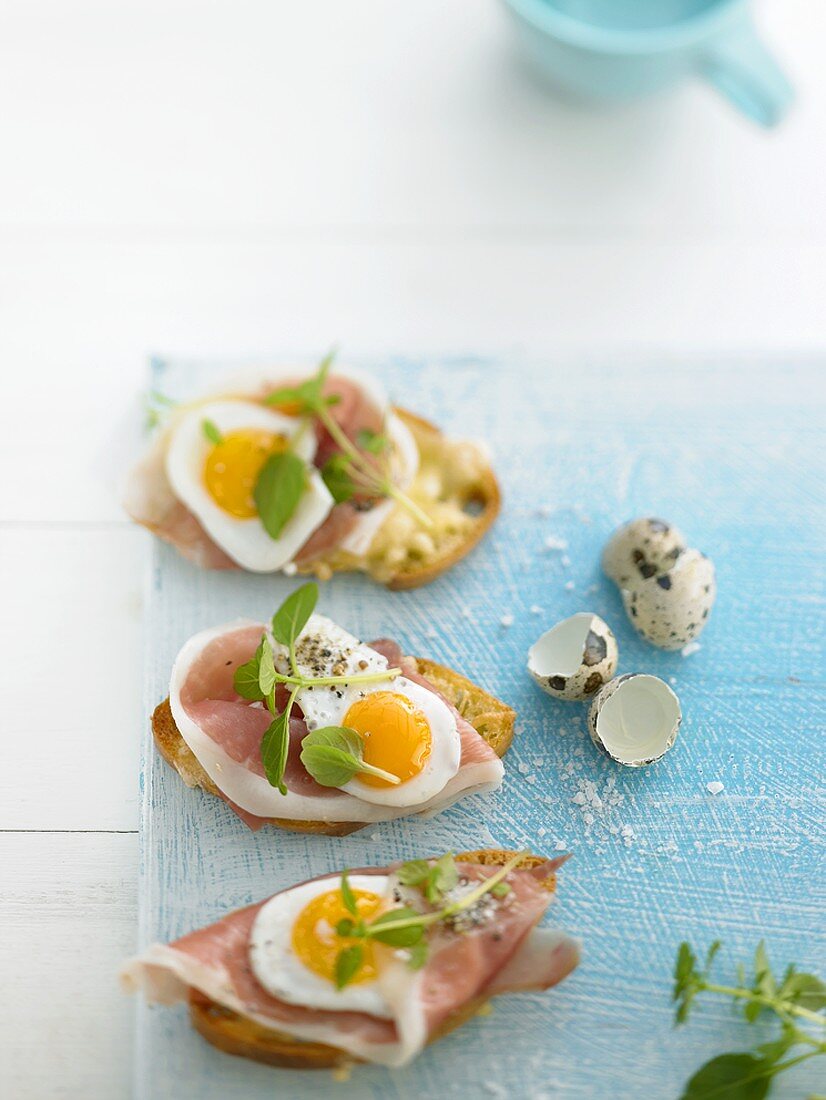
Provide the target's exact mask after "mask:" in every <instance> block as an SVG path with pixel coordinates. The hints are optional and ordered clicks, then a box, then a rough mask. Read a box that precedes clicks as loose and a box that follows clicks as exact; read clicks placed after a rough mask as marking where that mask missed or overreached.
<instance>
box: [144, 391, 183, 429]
mask: <svg viewBox="0 0 826 1100" xmlns="http://www.w3.org/2000/svg"><path fill="white" fill-rule="evenodd" d="M177 404H178V402H177V401H173V399H172V398H171V397H167V396H166V394H165V393H161V391H160V390H150V391H149V393H148V394H147V395H146V397H145V399H144V406H145V409H146V421H145V425H146V430H147V431H148V432H150V431H153V430H154V429H155V428H157V427H158V426H159V425H160V424H162V423H163V422H164V420H165V419H166V417H167V416H168V415H169V413H170V412H171V411H172V409H174V408H175V406H176V405H177Z"/></svg>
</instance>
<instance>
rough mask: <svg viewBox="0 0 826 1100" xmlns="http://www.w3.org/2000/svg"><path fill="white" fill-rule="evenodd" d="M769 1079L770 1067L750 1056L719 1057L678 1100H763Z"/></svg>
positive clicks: (708, 1063) (728, 1055) (697, 1074)
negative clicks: (715, 1099)
mask: <svg viewBox="0 0 826 1100" xmlns="http://www.w3.org/2000/svg"><path fill="white" fill-rule="evenodd" d="M772 1076H773V1072H772V1069H771V1066H770V1065H769V1064H767V1063H766V1062H765V1061H764V1060H763V1059H762V1058H755V1056H754V1055H753V1054H721V1055H720V1056H719V1057H717V1058H712V1059H711V1061H710V1062H706V1064H705V1065H704V1066H701V1067H700V1069H698V1070H697V1072H696V1073H695V1074H694V1076H693V1077H692V1078H691V1080H690V1081H689V1082H688V1084H687V1085H686V1086H685V1089H684V1090H683V1093H682V1096H681V1097H680V1100H711V1098H712V1097H715V1098H719V1100H763V1097H764V1096H765V1095H766V1093H767V1092H768V1091H769V1085H770V1084H771V1078H772Z"/></svg>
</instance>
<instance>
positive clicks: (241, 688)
mask: <svg viewBox="0 0 826 1100" xmlns="http://www.w3.org/2000/svg"><path fill="white" fill-rule="evenodd" d="M263 652H264V638H262V639H261V644H260V645H259V646H258V648H257V649H256V651H255V654H254V655H253V656H252V657H250V659H249V660H248V661H245V662H244V664H243V665H239V666H238V668H236V670H235V675H234V676H233V684H234V686H235V690H236V691H237V692H238V694H239V695H240V696H241V697H242V698H243V699H249V700H250V701H251V702H258V701H259V700H261V699H263V698H264V693H263V692H262V691H261V686H260V684H259V679H258V677H259V669H260V667H261V655H262V653H263Z"/></svg>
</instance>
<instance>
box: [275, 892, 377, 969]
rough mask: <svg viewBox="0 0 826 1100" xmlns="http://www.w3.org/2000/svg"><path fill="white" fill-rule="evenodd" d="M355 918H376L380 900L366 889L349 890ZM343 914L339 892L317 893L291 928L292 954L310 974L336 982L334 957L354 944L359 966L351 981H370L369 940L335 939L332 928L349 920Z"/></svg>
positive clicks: (367, 919)
mask: <svg viewBox="0 0 826 1100" xmlns="http://www.w3.org/2000/svg"><path fill="white" fill-rule="evenodd" d="M353 897H354V898H355V899H356V908H357V909H358V915H359V917H360V918H361V919H362V920H365V921H369V920H372V918H373V917H374V916H377V915H378V911H379V909H380V908H381V907H382V905H383V903H384V898H382V897H379V895H378V894H371V893H370V892H369V891H367V890H353ZM352 919H353V916H352V913H349V912H348V911H347V908H346V906H345V904H344V899H343V898H342V896H341V890H330V891H329V892H328V893H326V894H319V895H318V897H315V898H313V900H312V901H311V902H309V903H308V904H307V905H305V906H304V908H303V909H302V910H301V912H300V913H299V914H298V917H297V919H296V921H295V924H294V925H293V951H295V953H296V955H297V956H298V958H299V959H300V960H301V962H302V963H303V964H304V966H306V967H307V969H308V970H312V972H313V973H314V974H318V976H319V977H320V978H326V979H327V981H328V982H335V980H336V959H337V958H338V954H339V952H340V951H342V950H343V949H344V948H346V947H350V946H351V945H352V944H354V943H358V944H360V945H361V948H362V951H363V956H362V964H361V966H360V968H359V969H358V971H357V972H356V974H355V977H353V978H352V979H351V982H352V983H354V984H358V983H360V982H372V981H375V978H376V963H375V959H374V958H373V945H372V943H371V942H370V941H369V940H356V939H353V938H351V937H350V936H339V934H338V933H337V932H336V925H337V924H338V922H339V921H341V920H352Z"/></svg>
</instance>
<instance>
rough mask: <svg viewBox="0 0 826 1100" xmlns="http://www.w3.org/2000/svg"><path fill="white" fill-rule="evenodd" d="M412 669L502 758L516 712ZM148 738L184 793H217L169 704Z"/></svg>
mask: <svg viewBox="0 0 826 1100" xmlns="http://www.w3.org/2000/svg"><path fill="white" fill-rule="evenodd" d="M416 666H417V668H418V671H419V673H420V674H421V675H422V676H426V677H427V679H428V680H429V681H430V682H431V684H433V686H434V687H435V688H436V689H437V690H438V691H440V692H441V693H442V695H444V697H445V698H446V699H447V700H448V702H450V703H452V704H453V706H454V707H456V709H457V710H458V711H459V713H460V714H461V715H462V717H463V718H466V719H467V721H468V722H470V724H471V725H472V726H473V727H474V729H476V730H477V732H478V733H479V734H480V735H481V736H482V737H483V738H484V739H485V741H487V743H488V744H489V745H490V747H491V748H492V749H493V751H494V752H495V753H496V755H497V756H500V757H501V756H504V755H505V753H506V752H507V751H508V748H509V747H510V743H511V741H512V740H513V725H514V721H515V720H516V712H515V711H513V710H511V708H510V707H509V706H507V705H506V704H505V703H500V701H499V700H498V699H496V698H494V696H493V695H490V694H489V693H488V692H486V691H483V690H482V688H480V687H477V686H476V684H474V683H472V682H471V681H470V680H468V679H466V678H465V677H464V676H460V675H459V673H458V672H454V671H453V670H452V669H450V668H445V667H444V665H438V664H436V663H435V662H434V661H426V660H424V659H422V658H419V657H417V658H416ZM152 733H153V735H154V737H155V743H156V745H157V746H158V750H159V752H160V753H161V755H162V756H163V758H164V760H166V761H167V763H169V764H171V765H172V767H173V768H174V769H175V770H176V771H177V772H178V774H179V775H180V777H181V779H183V781H184V783H186V785H187V786H188V787H202V788H203V789H204V790H205V791H209V793H210V794H214V795H217V796H218V797H219V798H220V797H222V796H221V792H220V791H219V790H218V788H217V787H216V786H215V784H214V783H213V782H212V780H211V779H210V778H209V776H208V775H207V773H206V772H205V771H204V769H203V768H202V767H201V765H200V763H199V762H198V759H197V757H196V756H195V755H194V753H193V752H192V750H191V749H190V747H189V746H188V745H187V743H186V741H184V739H183V737H181V734H180V732H179V730H178V727H177V726H176V725H175V719H174V718H173V717H172V710H171V709H170V706H169V699H168V698H166V699H164V701H163V702H162V703H159V704H158V706H157V707H155V710H154V713H153V714H152ZM266 820H267V822H268V824H270V825H277V826H279V828H281V829H290V830H292V831H293V832H297V833H322V834H324V835H326V836H346V835H347V833H352V832H355V831H356V829H361V828H363V826H362V824H361V823H360V822H353V821H292V820H290V819H288V818H282V817H271V818H267V819H266Z"/></svg>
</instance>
